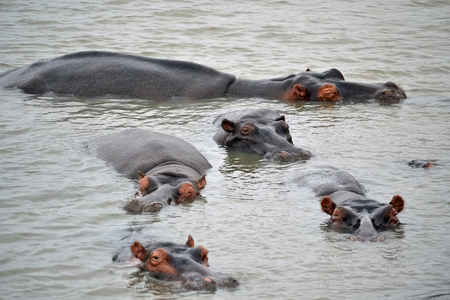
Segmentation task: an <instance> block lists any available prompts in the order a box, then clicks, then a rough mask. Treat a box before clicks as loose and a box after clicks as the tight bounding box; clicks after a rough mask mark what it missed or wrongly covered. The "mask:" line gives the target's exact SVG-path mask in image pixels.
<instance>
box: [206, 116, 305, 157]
mask: <svg viewBox="0 0 450 300" xmlns="http://www.w3.org/2000/svg"><path fill="white" fill-rule="evenodd" d="M213 123H214V124H215V125H217V133H216V134H215V136H214V140H215V141H216V142H217V143H218V144H219V145H223V146H225V147H227V148H230V149H233V150H237V151H242V152H247V153H256V154H259V155H261V156H262V157H263V158H265V159H269V160H280V161H288V160H296V159H307V158H309V157H310V156H311V153H310V152H309V151H306V150H303V149H300V148H297V147H295V146H294V144H293V142H292V137H291V134H290V132H289V125H288V124H287V123H286V122H285V117H284V116H282V115H280V114H279V113H278V112H277V111H275V110H272V109H267V108H262V109H254V110H251V109H248V110H247V109H244V110H238V111H234V112H229V113H225V114H222V115H220V116H219V117H217V118H216V119H215V120H214V122H213Z"/></svg>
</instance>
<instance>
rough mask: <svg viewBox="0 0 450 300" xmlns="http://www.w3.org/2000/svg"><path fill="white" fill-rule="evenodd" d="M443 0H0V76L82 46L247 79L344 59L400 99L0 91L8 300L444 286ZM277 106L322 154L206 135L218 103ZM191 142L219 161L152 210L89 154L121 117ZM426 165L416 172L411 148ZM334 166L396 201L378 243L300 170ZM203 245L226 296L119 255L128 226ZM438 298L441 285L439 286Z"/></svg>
mask: <svg viewBox="0 0 450 300" xmlns="http://www.w3.org/2000/svg"><path fill="white" fill-rule="evenodd" d="M449 14H450V4H449V3H448V1H406V0H399V1H391V2H390V3H389V4H388V3H387V2H385V1H366V2H364V1H332V2H331V1H330V2H325V1H316V0H315V1H309V0H307V1H264V2H256V1H254V2H252V1H244V2H243V1H234V0H231V1H226V2H219V1H175V0H173V1H121V0H113V1H94V0H86V1H67V0H60V1H20V0H16V1H6V2H3V3H1V4H0V28H1V30H0V44H1V47H0V71H6V70H8V69H10V68H13V67H17V66H21V65H24V64H29V63H32V62H34V61H36V60H38V59H42V58H51V57H56V56H59V55H63V54H67V53H71V52H75V51H80V50H111V51H118V52H123V53H131V54H137V55H146V56H153V57H160V58H172V59H183V60H188V61H194V62H198V63H202V64H205V65H208V66H211V67H214V68H216V69H218V70H221V71H224V72H228V73H232V74H235V75H237V76H239V77H242V78H255V79H262V78H271V77H279V76H284V75H288V74H291V73H296V72H299V71H303V70H305V69H306V68H311V69H314V70H317V71H322V70H325V69H329V68H332V67H336V68H338V69H340V70H341V71H342V73H343V74H344V76H345V78H346V79H347V80H349V81H363V82H368V83H378V82H385V81H388V80H392V81H394V82H396V83H398V84H399V85H400V86H402V87H403V88H404V89H405V91H406V93H407V95H408V97H409V98H408V99H407V100H406V101H405V102H404V103H403V104H399V105H392V106H379V105H377V104H342V103H335V104H324V103H306V104H305V103H303V104H291V103H284V102H282V101H269V100H264V99H205V100H186V101H185V100H183V101H179V100H171V101H165V102H162V103H161V102H152V101H142V100H134V99H112V98H103V99H83V100H79V99H74V98H62V97H57V96H53V95H45V96H32V95H25V94H23V93H21V92H19V91H15V90H2V91H0V99H1V101H0V112H1V113H0V128H1V129H0V130H1V131H0V214H1V217H0V242H1V243H0V247H1V248H0V250H1V253H2V254H1V256H0V298H4V299H24V298H33V299H49V298H65V299H99V298H108V299H131V298H148V299H168V298H181V297H183V298H188V299H194V298H206V299H236V298H237V299H274V298H276V299H298V298H303V299H333V298H336V297H339V298H348V299H361V298H364V297H366V298H370V299H377V298H378V299H379V298H392V299H405V298H411V297H412V298H423V297H432V296H437V295H442V294H445V295H447V296H446V297H448V295H449V294H450V272H449V271H448V270H449V259H450V251H449V246H450V239H449V235H448V228H449V226H450V221H449V218H448V216H449V214H450V206H449V203H450V202H449V200H448V194H449V192H450V189H449V186H450V178H449V175H450V172H449V171H448V166H449V164H450V158H449V150H450V132H449V123H448V120H449V118H450V98H449V95H448V91H449V82H450V78H449V73H450V56H449V55H448V50H449V49H450V26H449V20H448V15H449ZM249 107H253V108H261V107H269V108H273V109H277V110H279V111H280V112H281V113H283V114H285V115H286V120H287V122H288V123H289V125H290V126H291V134H292V136H293V140H294V143H295V144H296V145H297V146H299V147H302V148H304V149H307V150H310V151H311V152H313V153H314V154H315V156H314V157H313V158H312V159H311V160H309V161H306V162H296V163H283V164H276V163H269V162H265V161H258V159H255V158H254V157H252V156H250V157H249V156H246V155H240V154H236V153H233V152H227V151H225V150H224V149H222V148H220V147H218V146H217V145H216V144H215V143H214V141H213V140H212V136H213V135H214V127H213V126H212V124H211V122H212V121H213V120H214V118H215V117H216V116H217V115H218V114H220V113H223V112H226V111H230V110H235V109H240V108H249ZM133 127H138V128H145V129H149V130H155V131H160V132H165V133H168V134H172V135H174V136H178V137H181V138H184V139H186V140H187V141H189V142H191V143H192V144H193V145H195V146H196V147H197V148H198V149H199V150H200V151H201V152H202V153H203V154H204V155H205V156H206V157H207V159H208V160H209V161H210V162H211V164H212V165H213V168H212V169H211V170H210V171H209V172H208V174H207V182H208V183H207V186H206V188H205V190H204V191H203V192H202V197H200V198H199V199H197V200H196V201H195V202H193V203H190V204H187V205H183V206H178V207H168V208H166V209H164V210H163V211H161V212H160V213H158V214H143V215H133V214H127V213H126V212H124V211H123V210H121V209H120V205H121V203H122V202H123V201H125V200H126V199H128V198H130V197H132V196H133V192H134V190H135V188H136V184H135V183H134V182H132V181H130V180H128V179H126V178H124V177H122V176H120V175H119V174H117V173H116V172H115V171H114V170H112V169H110V168H108V167H106V166H105V164H104V163H103V162H102V161H100V160H98V159H96V158H94V157H91V156H89V155H88V154H86V153H85V151H84V148H83V142H85V141H87V140H89V139H91V138H93V137H96V136H99V135H102V134H107V133H111V132H116V131H120V130H123V129H125V128H133ZM420 158H423V159H430V160H435V161H436V162H437V163H438V166H437V167H436V168H434V169H430V170H423V169H411V168H410V167H409V166H407V164H406V162H407V161H408V160H411V159H420ZM332 168H340V169H344V170H347V171H349V172H350V173H351V174H353V175H354V176H355V177H356V178H357V179H359V180H360V181H361V182H362V183H363V184H364V185H365V186H366V188H367V189H368V191H369V196H371V197H372V198H375V199H378V200H380V201H383V202H388V201H389V200H390V199H391V198H392V196H393V195H394V194H400V195H402V196H403V197H404V199H405V201H406V205H405V210H404V211H403V212H402V213H401V214H400V215H399V218H400V220H401V222H402V223H403V225H402V226H399V227H397V228H396V229H395V230H391V231H388V232H386V233H385V236H386V238H387V240H386V242H384V243H354V242H350V241H349V240H348V234H345V233H338V232H336V231H333V230H330V229H329V228H328V227H327V226H325V225H324V221H325V220H326V219H327V216H326V215H325V214H324V213H322V212H321V211H320V205H319V203H318V199H316V198H315V197H314V195H313V193H312V192H311V191H309V190H307V189H302V188H299V187H297V186H296V185H295V183H294V182H293V179H294V178H296V177H298V176H300V175H301V174H304V173H308V172H313V171H318V170H328V169H332ZM131 231H133V232H138V233H139V234H140V236H141V237H142V238H143V239H147V240H149V239H150V240H151V239H154V240H158V241H172V242H184V241H185V240H186V239H187V236H188V235H189V234H192V236H193V237H194V239H195V240H196V244H197V245H203V246H205V247H206V248H208V249H209V250H210V254H209V257H210V264H211V267H212V268H213V269H214V270H216V271H218V272H220V273H223V274H227V275H231V276H233V277H235V278H237V279H238V280H239V281H240V282H241V285H240V287H239V288H238V289H236V290H234V291H229V290H219V291H217V292H215V293H198V292H187V291H182V290H180V289H179V286H177V285H176V284H175V285H174V284H172V283H165V282H159V281H155V280H151V279H149V278H147V277H146V276H145V274H141V273H139V272H137V270H136V268H135V267H134V264H133V263H132V262H124V263H114V262H112V257H113V256H114V255H115V254H117V253H118V252H119V251H120V249H122V248H123V247H127V246H128V245H129V241H128V240H129V239H130V238H127V236H129V235H130V232H131ZM444 298H445V297H444Z"/></svg>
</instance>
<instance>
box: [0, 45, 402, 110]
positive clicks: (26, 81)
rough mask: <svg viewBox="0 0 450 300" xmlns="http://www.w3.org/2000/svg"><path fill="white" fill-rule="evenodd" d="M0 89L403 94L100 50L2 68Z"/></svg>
mask: <svg viewBox="0 0 450 300" xmlns="http://www.w3.org/2000/svg"><path fill="white" fill-rule="evenodd" d="M0 87H4V88H19V89H21V90H23V91H24V92H25V93H29V94H43V93H47V92H54V93H56V94H59V95H74V96H77V97H102V96H107V95H114V96H119V97H131V98H140V99H154V100H161V99H168V98H173V97H180V98H215V97H226V96H230V97H262V98H267V99H282V100H329V101H337V100H354V101H365V100H378V101H380V102H389V103H391V102H398V101H401V100H403V99H405V98H406V94H405V92H404V91H403V90H402V89H401V88H399V87H398V86H397V85H396V84H395V83H392V82H386V83H384V84H375V85H373V84H365V83H354V82H346V81H345V80H344V76H343V75H342V73H341V72H339V71H338V70H337V69H330V70H328V71H325V72H322V73H316V72H311V71H309V70H307V72H302V73H298V74H294V75H289V76H286V77H281V78H274V79H266V80H248V79H239V78H236V77H235V76H233V75H231V74H227V73H224V72H220V71H217V70H214V69H212V68H209V67H206V66H203V65H199V64H196V63H192V62H186V61H177V60H168V59H155V58H148V57H143V56H135V55H127V54H120V53H113V52H101V51H86V52H78V53H73V54H68V55H64V56H61V57H57V58H54V59H49V60H40V61H37V62H35V63H33V64H31V65H27V66H23V67H19V68H16V69H13V70H11V71H7V72H5V73H4V74H2V75H0Z"/></svg>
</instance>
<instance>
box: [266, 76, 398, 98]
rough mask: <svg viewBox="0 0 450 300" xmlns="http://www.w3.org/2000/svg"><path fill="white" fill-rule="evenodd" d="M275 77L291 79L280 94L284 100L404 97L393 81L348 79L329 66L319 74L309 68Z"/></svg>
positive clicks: (283, 79) (282, 79)
mask: <svg viewBox="0 0 450 300" xmlns="http://www.w3.org/2000/svg"><path fill="white" fill-rule="evenodd" d="M274 80H276V79H274ZM278 80H280V81H285V80H290V81H292V83H291V84H292V89H290V90H288V91H287V92H286V93H285V95H284V97H283V98H284V99H286V100H304V101H316V100H322V101H338V100H350V101H368V100H375V101H378V102H380V103H397V102H400V101H402V100H404V99H406V94H405V92H404V91H403V90H402V89H401V88H399V87H398V86H397V85H396V84H395V83H393V82H386V83H381V84H366V83H356V82H347V81H345V79H344V76H343V75H342V73H341V72H340V71H339V70H337V69H330V70H327V71H324V72H322V73H317V72H312V71H310V70H309V69H308V70H307V71H306V72H302V73H299V74H296V75H291V76H288V77H285V78H281V79H278Z"/></svg>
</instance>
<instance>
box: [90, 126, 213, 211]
mask: <svg viewBox="0 0 450 300" xmlns="http://www.w3.org/2000/svg"><path fill="white" fill-rule="evenodd" d="M87 147H88V149H89V151H91V152H92V153H93V154H94V155H96V156H97V157H99V158H101V159H103V160H105V161H106V162H107V163H108V164H109V165H111V166H113V167H114V168H115V169H116V170H117V171H118V172H120V173H122V174H124V175H125V176H127V177H128V178H131V179H138V180H139V192H138V197H136V198H134V199H132V200H130V201H128V203H126V205H125V206H124V208H125V209H127V210H129V211H136V212H149V211H158V210H160V209H161V208H162V207H163V206H165V205H169V204H178V203H180V202H183V201H185V200H187V199H191V198H195V197H196V196H197V195H198V194H199V191H200V190H201V189H203V188H204V187H205V184H206V180H205V172H206V170H208V169H209V168H211V165H210V164H209V162H208V161H207V160H206V159H205V157H204V156H203V155H202V154H201V153H200V152H199V151H198V150H197V149H196V148H195V147H193V146H192V145H191V144H189V143H188V142H186V141H184V140H182V139H180V138H177V137H173V136H170V135H166V134H162V133H157V132H151V131H146V130H141V129H129V130H125V131H122V132H119V133H113V134H110V135H106V136H103V137H100V138H97V139H94V140H92V141H90V142H88V144H87Z"/></svg>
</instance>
